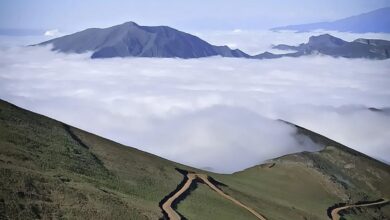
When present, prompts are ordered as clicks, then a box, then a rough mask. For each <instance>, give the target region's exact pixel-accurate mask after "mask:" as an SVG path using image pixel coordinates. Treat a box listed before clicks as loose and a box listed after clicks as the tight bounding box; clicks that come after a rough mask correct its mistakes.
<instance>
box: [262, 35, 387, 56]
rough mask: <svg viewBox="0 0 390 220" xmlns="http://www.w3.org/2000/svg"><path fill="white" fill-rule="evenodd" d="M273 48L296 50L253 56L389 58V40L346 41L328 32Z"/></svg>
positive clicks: (361, 39)
mask: <svg viewBox="0 0 390 220" xmlns="http://www.w3.org/2000/svg"><path fill="white" fill-rule="evenodd" d="M273 48H274V49H279V50H295V51H296V52H293V53H287V54H272V53H269V52H265V53H262V54H259V55H256V56H255V58H258V59H270V58H279V57H300V56H304V55H310V54H324V55H328V56H332V57H345V58H369V59H388V58H390V41H386V40H377V39H363V38H360V39H356V40H354V41H351V42H348V41H344V40H342V39H340V38H337V37H334V36H332V35H329V34H323V35H319V36H311V37H310V38H309V42H308V43H303V44H300V45H298V46H290V45H285V44H279V45H276V46H274V47H273Z"/></svg>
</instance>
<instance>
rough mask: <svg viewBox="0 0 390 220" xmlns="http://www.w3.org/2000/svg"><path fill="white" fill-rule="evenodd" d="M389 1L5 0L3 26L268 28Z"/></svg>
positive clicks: (0, 6) (0, 14)
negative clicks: (130, 24)
mask: <svg viewBox="0 0 390 220" xmlns="http://www.w3.org/2000/svg"><path fill="white" fill-rule="evenodd" d="M387 6H390V0H327V1H317V0H272V1H269V0H267V1H266V0H210V1H201V0H185V1H183V0H164V1H157V0H154V1H153V0H142V1H141V0H138V1H134V0H127V1H126V0H111V1H108V0H82V1H80V0H62V1H53V0H34V1H25V0H0V28H23V29H43V30H46V29H59V30H61V31H65V32H72V31H76V30H80V29H84V28H87V27H106V26H111V25H115V24H119V23H123V22H125V21H130V20H131V21H135V22H137V23H140V24H142V25H161V24H163V25H169V26H173V27H176V28H179V29H182V30H201V29H219V30H224V29H236V28H239V29H266V28H270V27H274V26H279V25H287V24H295V23H306V22H317V21H328V20H334V19H338V18H343V17H346V16H351V15H355V14H359V13H363V12H368V11H371V10H374V9H377V8H382V7H387Z"/></svg>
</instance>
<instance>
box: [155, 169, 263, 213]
mask: <svg viewBox="0 0 390 220" xmlns="http://www.w3.org/2000/svg"><path fill="white" fill-rule="evenodd" d="M187 178H188V180H187V181H186V182H185V184H184V185H183V187H182V188H180V189H179V190H178V191H177V192H176V193H175V194H174V195H173V196H171V197H170V198H168V199H167V200H166V201H165V202H164V203H163V204H162V209H163V210H164V211H165V212H166V213H167V215H168V218H169V219H170V220H180V219H181V217H180V215H179V214H178V213H177V212H176V211H175V210H173V208H172V204H173V202H174V201H175V200H176V199H177V198H179V197H180V195H182V194H183V193H185V192H186V191H187V190H188V189H189V188H190V186H191V184H192V182H193V181H194V180H196V179H200V180H202V181H203V182H204V183H205V184H206V185H208V186H209V187H210V188H211V189H212V190H214V191H215V192H217V193H218V194H220V195H221V196H223V197H224V198H225V199H228V200H230V201H232V202H233V203H234V204H236V205H238V206H240V207H242V208H244V209H246V210H247V211H249V212H250V213H252V214H253V215H254V216H256V217H257V218H258V219H260V220H267V219H266V218H265V217H264V216H262V215H260V214H259V213H257V212H256V211H255V210H253V209H252V208H250V207H248V206H246V205H244V204H242V203H241V202H239V201H238V200H236V199H234V198H233V197H231V196H229V195H227V194H225V193H224V192H223V191H222V190H220V189H219V188H218V187H217V186H215V185H214V184H213V183H211V182H210V181H209V179H208V176H207V175H205V174H196V173H188V174H187Z"/></svg>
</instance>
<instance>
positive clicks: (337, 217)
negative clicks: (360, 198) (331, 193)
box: [331, 200, 390, 220]
mask: <svg viewBox="0 0 390 220" xmlns="http://www.w3.org/2000/svg"><path fill="white" fill-rule="evenodd" d="M387 202H390V200H383V201H378V202H372V203H366V204H360V205H346V206H342V207H338V208H335V209H333V210H332V212H331V216H332V220H340V217H341V216H340V215H339V212H340V211H342V210H344V209H349V208H354V207H364V206H373V205H381V204H384V203H387Z"/></svg>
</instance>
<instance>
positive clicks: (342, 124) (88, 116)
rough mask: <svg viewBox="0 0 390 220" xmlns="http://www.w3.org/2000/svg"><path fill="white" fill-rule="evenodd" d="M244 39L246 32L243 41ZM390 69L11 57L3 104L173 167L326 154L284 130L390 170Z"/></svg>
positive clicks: (305, 61) (30, 53) (0, 86)
mask: <svg viewBox="0 0 390 220" xmlns="http://www.w3.org/2000/svg"><path fill="white" fill-rule="evenodd" d="M240 33H242V32H240ZM389 69H390V60H385V61H374V60H365V59H354V60H350V59H341V58H340V59H335V58H330V57H324V56H312V57H305V58H283V59H274V60H250V59H228V58H219V57H212V58H204V59H190V60H182V59H150V58H126V59H122V58H115V59H105V60H91V59H89V58H88V54H82V55H65V54H58V53H54V52H51V51H49V49H48V48H39V47H25V48H20V47H19V48H15V47H14V48H8V49H3V50H1V52H0V98H2V99H5V100H8V101H11V102H13V103H15V104H17V105H20V106H22V107H25V108H27V109H30V110H33V111H36V112H39V113H42V114H45V115H48V116H51V117H53V118H55V119H58V120H61V121H64V122H67V123H70V124H72V125H74V126H77V127H80V128H82V129H85V130H88V131H91V132H94V133H97V134H99V135H102V136H105V137H108V138H111V139H113V140H116V141H119V142H121V143H124V144H127V145H130V146H134V147H137V148H139V149H142V150H145V151H148V152H151V153H155V154H157V155H160V156H162V157H165V158H168V159H171V160H174V161H178V162H181V163H185V164H188V165H192V166H196V167H199V168H207V169H212V170H214V171H217V172H233V171H238V170H241V169H244V168H247V167H250V166H253V165H256V164H259V163H261V162H263V161H265V160H267V159H271V158H274V157H278V156H281V155H284V154H287V153H293V152H299V151H303V150H311V151H312V150H318V148H317V146H315V145H313V144H310V143H307V140H299V139H297V138H295V137H294V136H293V134H294V133H295V130H294V128H292V127H291V126H288V125H285V124H283V123H281V122H277V121H274V119H284V120H287V121H291V122H293V123H296V124H298V125H301V126H304V127H306V128H308V129H311V130H313V131H316V132H319V133H321V134H323V135H326V136H328V137H330V138H333V139H334V140H336V141H339V142H341V143H343V144H346V145H348V146H350V147H352V148H354V149H356V150H359V151H361V152H363V153H366V154H368V155H370V156H373V157H375V158H378V159H381V160H384V161H387V162H388V161H390V147H389V144H388V143H390V116H389V115H388V114H382V113H377V112H372V111H369V110H368V109H367V107H377V108H382V107H389V106H390V86H389V85H390V72H389Z"/></svg>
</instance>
